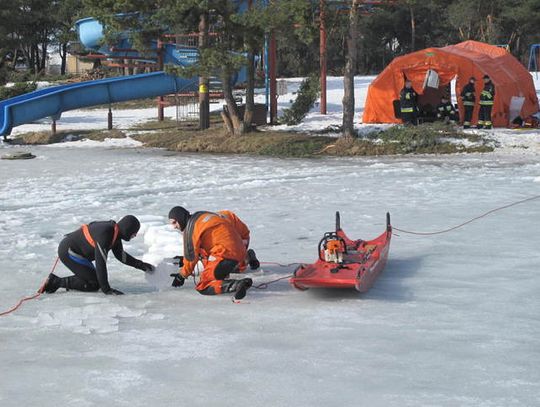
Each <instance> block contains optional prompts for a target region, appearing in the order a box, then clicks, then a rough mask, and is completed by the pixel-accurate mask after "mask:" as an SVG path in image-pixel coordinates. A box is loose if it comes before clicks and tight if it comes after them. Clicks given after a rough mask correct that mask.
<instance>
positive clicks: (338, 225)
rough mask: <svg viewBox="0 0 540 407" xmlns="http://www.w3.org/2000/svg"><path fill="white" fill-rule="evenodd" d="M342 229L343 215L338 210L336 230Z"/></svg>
mask: <svg viewBox="0 0 540 407" xmlns="http://www.w3.org/2000/svg"><path fill="white" fill-rule="evenodd" d="M340 230H341V216H340V215H339V211H336V232H339V231H340Z"/></svg>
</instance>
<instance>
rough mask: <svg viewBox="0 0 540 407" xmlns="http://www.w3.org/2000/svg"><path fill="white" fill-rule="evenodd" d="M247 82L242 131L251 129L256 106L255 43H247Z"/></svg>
mask: <svg viewBox="0 0 540 407" xmlns="http://www.w3.org/2000/svg"><path fill="white" fill-rule="evenodd" d="M247 4H248V9H251V8H252V7H253V0H248V1H247ZM247 49H248V52H247V60H248V62H247V83H246V106H245V109H244V122H243V124H242V126H243V127H242V133H248V132H250V131H251V128H252V126H251V122H252V120H253V110H254V108H255V50H254V47H253V44H250V43H249V42H248V44H247Z"/></svg>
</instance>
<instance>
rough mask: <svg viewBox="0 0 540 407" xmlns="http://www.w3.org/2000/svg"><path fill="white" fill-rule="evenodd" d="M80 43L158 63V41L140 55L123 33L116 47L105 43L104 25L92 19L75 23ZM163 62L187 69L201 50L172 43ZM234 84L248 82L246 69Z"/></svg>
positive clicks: (167, 45)
mask: <svg viewBox="0 0 540 407" xmlns="http://www.w3.org/2000/svg"><path fill="white" fill-rule="evenodd" d="M75 27H76V28H77V34H78V36H79V41H80V42H81V44H82V45H83V46H84V47H85V48H86V49H88V50H92V51H94V52H98V53H100V54H103V55H104V56H107V57H109V58H135V59H138V60H140V61H146V62H157V41H151V42H150V49H149V50H147V51H146V52H145V53H141V54H139V53H138V52H137V51H133V50H132V48H133V45H132V44H131V42H130V40H129V38H128V36H127V34H126V33H122V34H121V35H120V37H119V39H118V42H117V43H116V44H115V46H114V47H111V46H110V45H105V44H104V43H103V39H104V34H103V25H102V24H101V23H100V22H99V21H98V20H96V19H95V18H92V17H87V18H83V19H81V20H78V21H77V22H76V23H75ZM163 47H164V53H163V62H164V63H165V64H172V65H179V66H183V67H187V66H190V65H193V64H194V63H196V62H197V61H198V60H199V50H198V49H197V48H194V47H187V46H182V45H176V44H171V43H165V44H164V45H163ZM232 79H233V83H242V82H245V81H246V80H247V69H246V67H243V68H241V69H240V70H239V71H238V72H236V73H235V75H234V77H233V78H232Z"/></svg>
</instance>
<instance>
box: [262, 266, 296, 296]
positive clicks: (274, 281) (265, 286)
mask: <svg viewBox="0 0 540 407" xmlns="http://www.w3.org/2000/svg"><path fill="white" fill-rule="evenodd" d="M261 264H267V265H271V266H279V267H290V266H294V265H295V264H300V263H289V264H281V263H277V262H273V261H261ZM293 275H294V274H289V275H288V276H285V277H280V278H276V279H275V280H271V281H267V282H265V283H260V284H257V285H254V286H253V288H256V289H258V290H264V289H266V288H268V286H269V285H270V284H273V283H277V282H278V281H281V280H285V279H287V278H291V277H292V276H293Z"/></svg>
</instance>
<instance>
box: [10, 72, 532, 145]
mask: <svg viewBox="0 0 540 407" xmlns="http://www.w3.org/2000/svg"><path fill="white" fill-rule="evenodd" d="M533 78H534V80H535V86H536V88H537V89H540V80H537V79H536V78H535V76H534V75H533ZM373 79H375V76H359V77H356V78H355V100H356V109H355V112H356V115H355V118H356V119H355V120H356V124H355V128H356V129H357V131H358V133H359V134H361V135H364V134H368V133H371V132H377V131H380V130H384V129H386V128H388V127H389V125H372V124H362V123H361V118H362V113H363V111H364V103H365V99H366V95H367V90H368V87H369V85H370V83H371V82H372V81H373ZM285 81H286V82H287V91H288V93H287V94H285V95H282V96H280V97H279V98H278V112H279V114H281V112H283V109H285V108H288V107H290V105H291V103H292V102H293V101H294V99H295V98H296V91H297V90H298V88H299V86H300V83H301V81H302V78H289V79H285ZM327 87H328V90H327V111H328V114H327V115H321V114H320V113H319V103H318V102H317V103H316V105H315V106H314V107H313V108H312V109H311V112H310V113H308V115H307V116H306V118H305V119H304V120H303V122H302V123H301V124H299V125H296V126H285V125H281V126H273V127H272V129H273V130H291V131H305V132H320V131H321V130H324V129H329V128H330V129H331V128H337V127H339V126H340V125H341V123H342V98H343V78H341V77H329V78H328V82H327ZM255 101H256V103H264V102H265V97H264V94H261V93H259V94H257V96H256V100H255ZM211 109H213V110H221V109H222V103H218V104H212V105H211ZM107 112H108V111H107V110H106V109H98V110H74V111H70V112H65V113H64V114H63V115H62V118H61V119H60V120H59V121H58V129H59V130H89V129H93V130H95V129H106V128H107ZM113 116H114V127H115V128H118V129H122V130H127V133H128V134H129V129H130V127H131V126H133V125H134V124H139V123H144V122H147V121H149V120H153V119H155V118H156V117H157V108H151V109H129V110H114V111H113ZM165 116H166V117H169V118H171V119H175V118H176V108H175V107H167V108H166V109H165ZM49 129H50V121H49V120H48V119H44V120H42V121H40V122H39V123H34V124H27V125H23V126H18V127H16V128H14V129H13V135H17V134H22V133H26V132H30V131H43V130H45V131H46V130H49ZM470 132H471V133H478V134H481V135H482V136H483V137H485V138H488V139H491V140H493V141H494V142H495V143H494V144H495V145H496V146H497V148H496V151H495V152H496V153H502V154H509V153H515V154H533V155H538V154H540V130H538V129H534V130H509V129H494V130H489V131H487V130H486V131H477V130H470ZM327 134H329V135H332V132H330V133H327ZM334 134H335V135H338V133H334ZM116 143H118V142H116ZM134 146H137V144H134Z"/></svg>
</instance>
